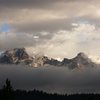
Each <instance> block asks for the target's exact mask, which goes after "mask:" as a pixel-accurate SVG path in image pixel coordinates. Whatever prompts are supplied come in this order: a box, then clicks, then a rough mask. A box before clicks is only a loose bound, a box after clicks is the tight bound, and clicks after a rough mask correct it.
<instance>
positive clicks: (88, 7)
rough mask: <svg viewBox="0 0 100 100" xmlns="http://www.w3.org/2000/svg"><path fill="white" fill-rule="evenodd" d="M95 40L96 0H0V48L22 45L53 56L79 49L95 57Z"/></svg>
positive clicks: (99, 4)
mask: <svg viewBox="0 0 100 100" xmlns="http://www.w3.org/2000/svg"><path fill="white" fill-rule="evenodd" d="M99 42H100V1H99V0H0V48H1V49H8V48H15V47H26V48H28V49H29V50H30V51H32V52H33V51H34V52H41V53H43V54H44V53H45V54H46V55H48V56H50V57H55V58H57V57H60V58H63V57H70V58H71V57H73V56H75V55H76V54H77V53H78V52H81V51H82V52H85V53H86V54H88V55H89V56H91V57H92V58H93V59H98V60H99V56H100V47H99ZM40 50H41V51H40ZM59 52H60V53H59Z"/></svg>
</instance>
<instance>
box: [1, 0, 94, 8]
mask: <svg viewBox="0 0 100 100" xmlns="http://www.w3.org/2000/svg"><path fill="white" fill-rule="evenodd" d="M84 1H86V2H89V1H90V2H91V1H94V0H84ZM60 2H61V3H62V2H63V3H70V2H83V0H0V6H1V7H8V8H9V7H10V8H12V7H14V8H16V7H17V8H18V7H20V8H23V7H29V8H31V7H32V8H35V7H36V8H41V7H47V8H48V6H49V5H51V4H52V5H53V4H55V3H60Z"/></svg>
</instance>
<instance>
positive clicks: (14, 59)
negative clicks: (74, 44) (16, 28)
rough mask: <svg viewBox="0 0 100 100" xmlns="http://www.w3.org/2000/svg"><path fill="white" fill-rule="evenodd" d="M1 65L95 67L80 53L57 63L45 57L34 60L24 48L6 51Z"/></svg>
mask: <svg viewBox="0 0 100 100" xmlns="http://www.w3.org/2000/svg"><path fill="white" fill-rule="evenodd" d="M0 63H1V64H20V63H24V64H26V65H30V66H32V67H42V66H48V65H51V66H59V67H63V66H64V67H68V68H70V69H74V68H84V67H95V66H97V64H95V63H94V62H92V60H91V59H90V58H88V56H87V55H86V54H85V53H83V52H80V53H78V54H77V56H76V57H74V58H72V59H68V58H64V59H63V60H62V61H58V60H56V59H53V58H49V57H47V56H36V55H34V58H33V57H31V56H29V55H28V53H27V52H26V50H25V48H14V49H11V50H6V51H5V52H3V53H2V54H1V55H0Z"/></svg>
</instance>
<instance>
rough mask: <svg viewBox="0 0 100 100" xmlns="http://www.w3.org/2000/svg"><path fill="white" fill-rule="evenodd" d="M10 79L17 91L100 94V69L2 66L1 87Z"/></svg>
mask: <svg viewBox="0 0 100 100" xmlns="http://www.w3.org/2000/svg"><path fill="white" fill-rule="evenodd" d="M6 78H9V79H10V80H11V82H12V85H13V87H14V88H15V89H26V90H33V89H38V90H43V91H46V92H53V93H54V92H57V93H68V94H69V93H99V92H100V67H94V68H90V67H89V68H84V69H81V70H79V69H74V70H70V69H68V68H67V67H55V66H48V67H37V68H32V67H29V66H25V65H24V66H23V65H12V64H7V65H6V64H0V87H2V86H3V84H4V81H5V79H6Z"/></svg>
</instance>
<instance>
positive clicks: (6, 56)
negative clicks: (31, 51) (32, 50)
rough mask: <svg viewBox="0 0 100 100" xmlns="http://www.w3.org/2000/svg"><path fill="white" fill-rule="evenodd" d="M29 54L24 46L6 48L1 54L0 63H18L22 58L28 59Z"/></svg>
mask: <svg viewBox="0 0 100 100" xmlns="http://www.w3.org/2000/svg"><path fill="white" fill-rule="evenodd" d="M29 58H30V56H29V55H28V53H27V52H26V50H25V48H15V49H10V50H6V51H5V52H4V53H2V54H1V58H0V62H1V63H12V64H13V63H18V62H22V61H24V60H27V59H29Z"/></svg>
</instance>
